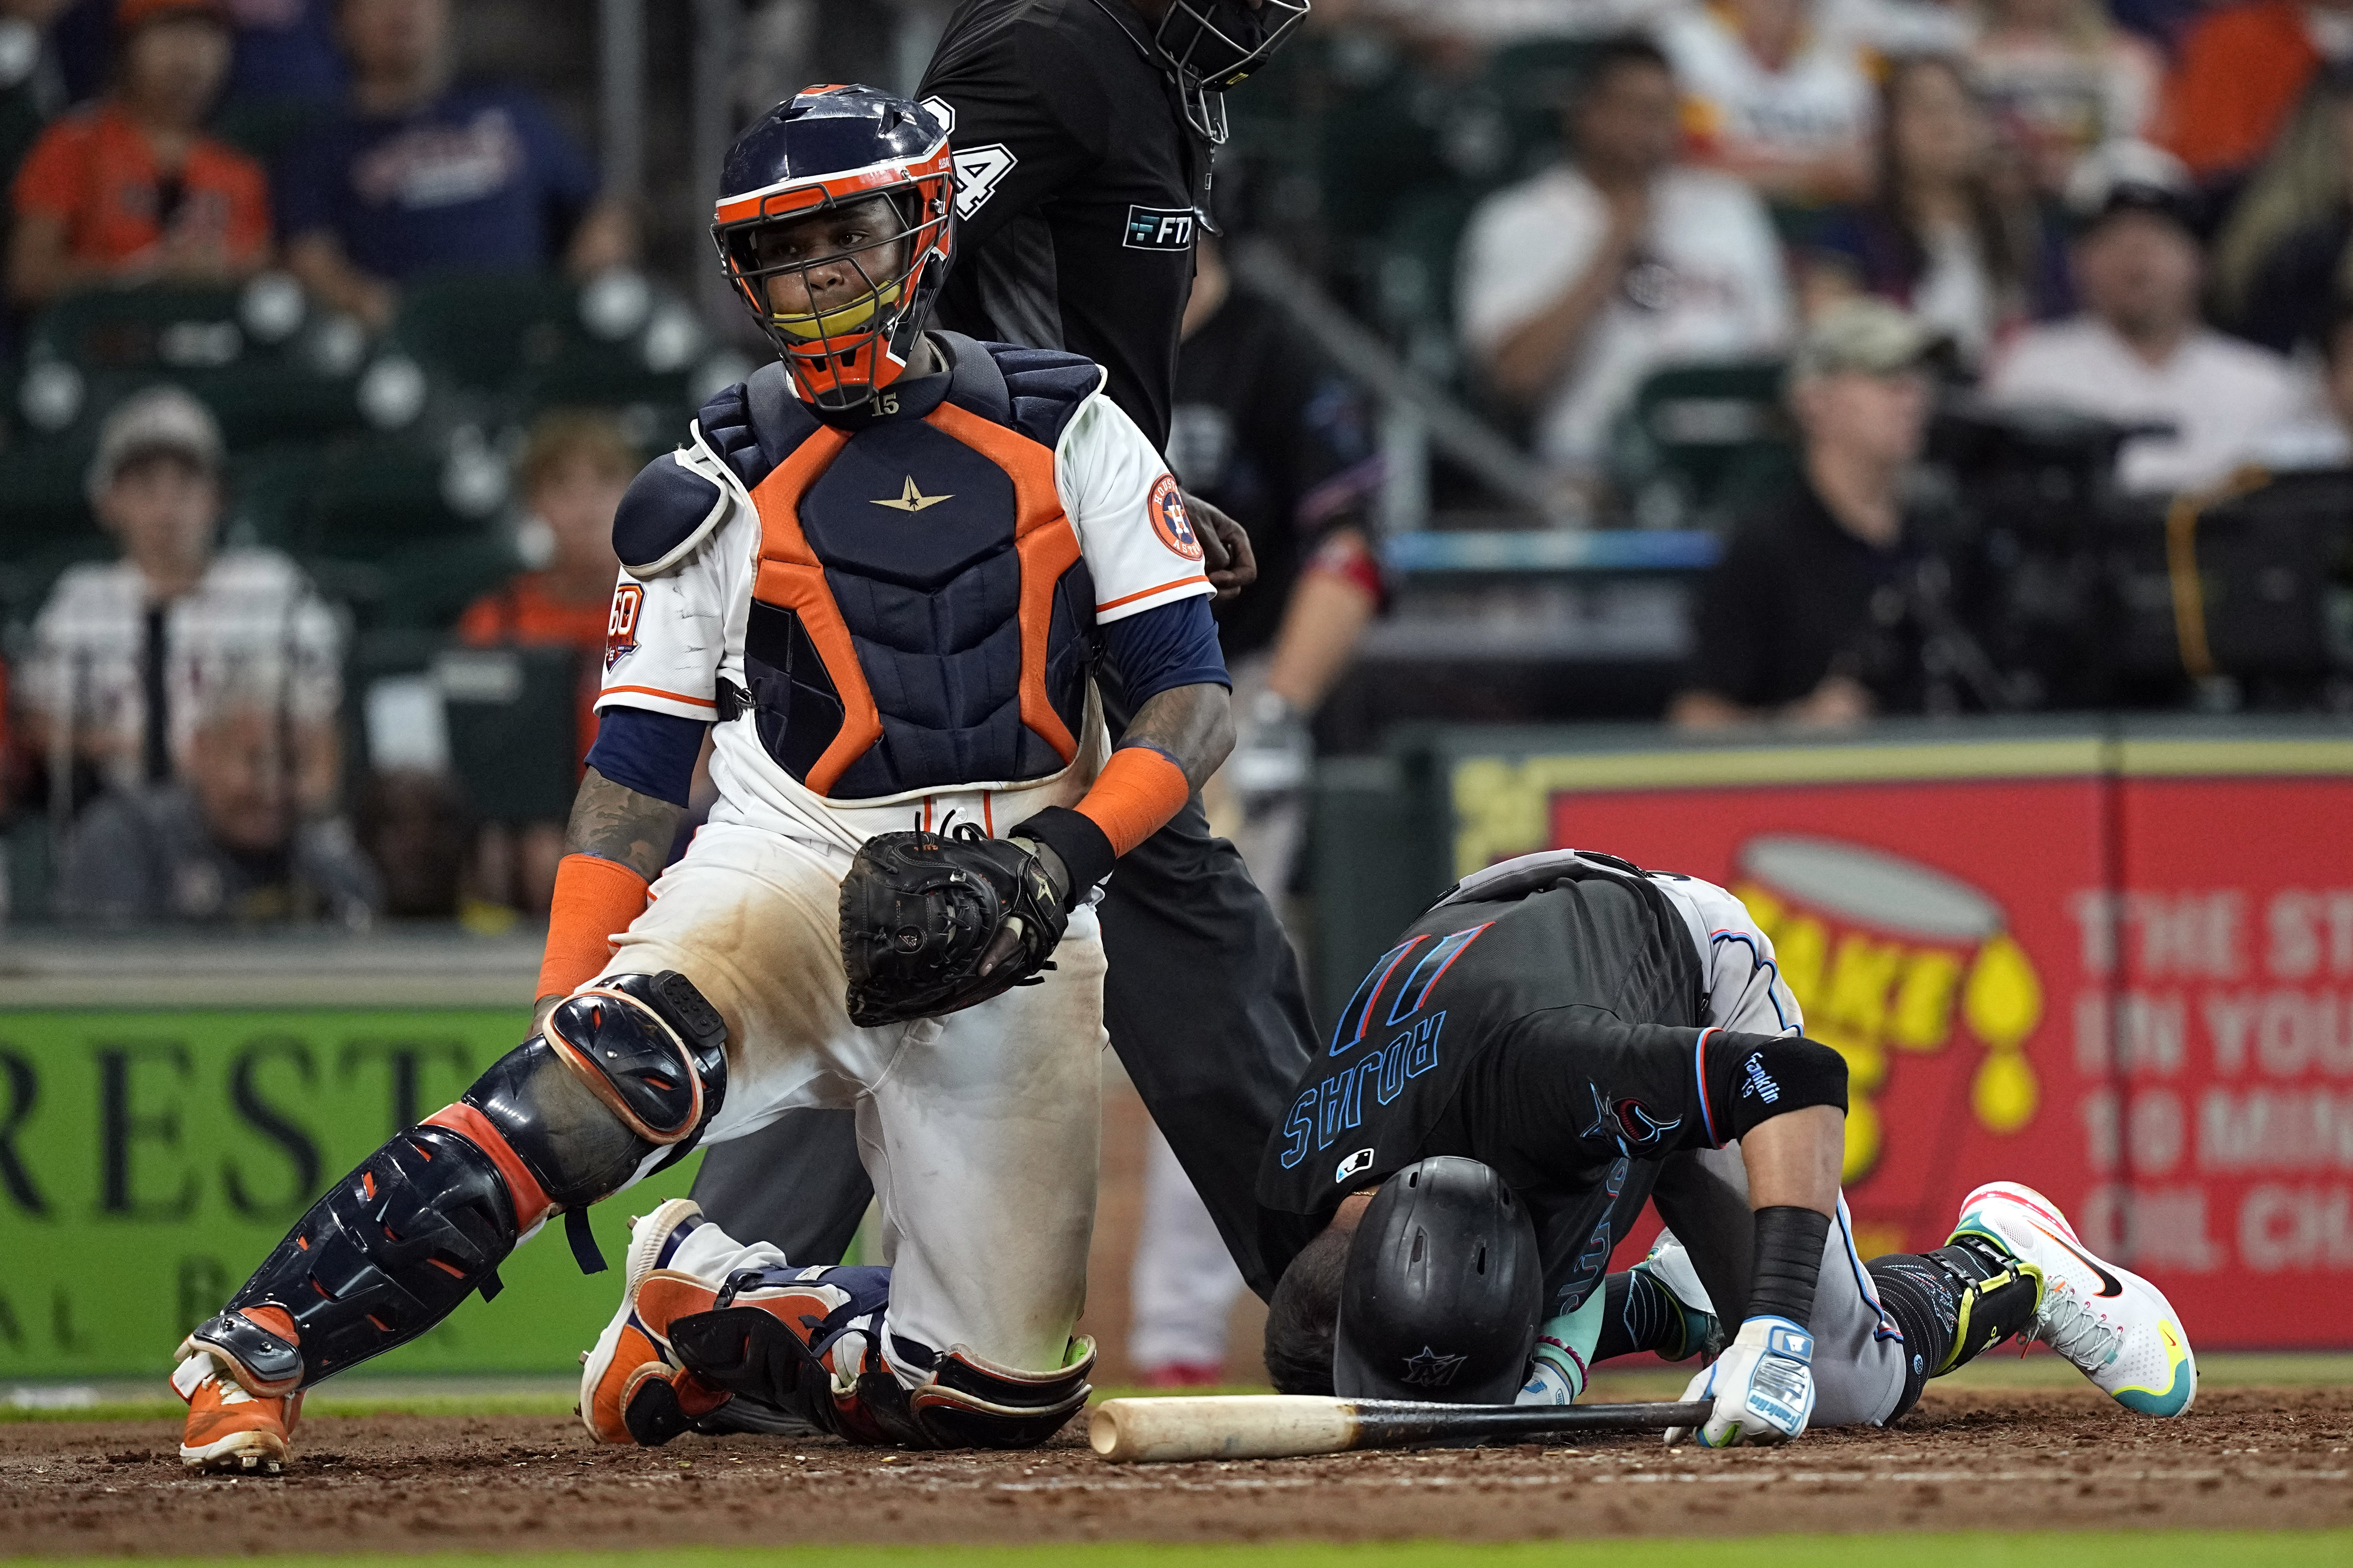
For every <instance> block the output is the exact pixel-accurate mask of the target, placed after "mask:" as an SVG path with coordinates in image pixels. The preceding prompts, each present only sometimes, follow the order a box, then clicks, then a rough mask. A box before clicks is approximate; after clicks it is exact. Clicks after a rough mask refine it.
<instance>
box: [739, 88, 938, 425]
mask: <svg viewBox="0 0 2353 1568" xmlns="http://www.w3.org/2000/svg"><path fill="white" fill-rule="evenodd" d="M875 196H884V197H888V198H889V199H890V202H891V205H892V207H893V208H894V209H896V211H897V214H898V223H899V228H898V232H897V233H896V234H886V235H882V236H880V237H877V238H875V239H872V240H870V241H868V242H867V243H866V244H865V245H864V246H863V247H860V249H857V250H853V251H849V252H845V253H838V254H834V255H828V256H816V257H806V258H796V259H788V260H782V261H776V262H772V263H765V264H764V263H763V262H762V260H761V259H760V248H759V244H758V241H759V237H760V235H761V234H762V233H763V231H767V230H774V229H779V228H782V227H784V226H786V225H789V224H792V223H796V222H799V221H801V220H803V219H806V218H809V217H811V216H816V215H818V214H819V213H822V212H825V211H827V210H828V209H839V208H842V207H849V206H854V205H858V204H860V203H861V202H864V201H867V200H869V199H870V198H871V197H875ZM711 237H712V241H713V242H714V243H715V244H717V246H718V247H719V260H720V265H721V267H722V268H724V269H725V271H726V273H727V279H728V281H729V282H730V283H732V284H733V285H734V287H735V291H736V292H737V293H738V294H740V295H742V296H743V299H744V303H745V304H746V305H748V306H750V307H751V310H752V314H753V316H754V318H755V319H756V320H757V321H759V323H760V327H761V330H762V331H765V332H766V333H767V334H768V336H769V338H770V339H771V340H773V341H774V342H775V343H776V347H777V348H778V350H780V351H781V352H782V353H783V354H784V357H785V364H786V368H787V369H788V370H790V371H791V373H792V376H793V384H794V387H795V389H796V390H797V392H798V393H799V394H800V396H801V398H802V400H803V401H804V402H807V403H812V404H815V405H817V406H818V407H820V408H825V409H832V410H846V409H852V408H856V407H859V406H860V405H863V404H865V403H867V402H869V401H870V400H871V399H872V397H873V396H874V395H875V393H876V392H877V391H878V390H880V389H881V388H882V387H885V386H888V385H890V384H892V382H894V381H896V380H898V379H899V377H900V375H901V374H902V372H904V371H905V369H906V368H907V356H908V355H909V354H910V353H913V349H914V346H915V342H916V339H917V336H918V335H919V334H920V333H921V332H922V331H923V323H924V322H925V321H928V320H929V319H930V317H931V313H932V307H933V306H934V304H936V303H937V302H938V300H939V296H940V289H941V287H942V286H943V285H944V283H945V282H946V281H947V275H948V264H949V261H950V258H952V257H953V255H954V254H955V164H954V163H953V162H952V161H951V160H950V157H949V154H948V132H947V127H946V126H945V125H944V124H943V123H941V121H939V120H938V118H937V117H935V116H934V114H933V112H932V111H931V110H928V109H925V108H924V107H923V105H922V104H920V103H916V102H914V101H913V100H909V99H904V98H900V97H897V96H895V95H893V94H891V93H887V92H882V91H879V90H877V89H874V88H871V87H812V88H807V89H803V90H802V91H800V92H798V93H796V94H794V95H793V96H792V97H791V98H790V99H787V100H786V101H784V102H782V103H779V104H777V105H776V107H775V108H774V109H771V110H768V112H767V113H765V114H764V115H762V116H761V117H760V118H759V120H758V121H756V122H755V123H754V125H753V127H752V128H751V129H750V130H749V131H746V132H744V134H743V135H742V136H741V137H739V138H737V140H736V142H735V145H734V146H733V147H731V148H729V149H728V152H727V162H726V163H725V164H724V166H723V168H722V169H721V171H720V178H719V201H718V205H717V207H716V209H715V211H714V213H713V215H712V224H711ZM894 243H895V244H898V245H900V246H902V247H903V254H902V257H901V258H900V259H899V261H898V264H897V265H896V266H895V267H894V268H890V269H889V270H888V271H887V272H886V274H885V275H883V276H877V275H876V271H875V258H878V257H880V256H881V255H882V254H883V253H884V251H885V250H887V248H888V247H891V246H892V244H894ZM844 265H847V266H849V267H851V268H855V269H856V271H857V273H858V276H859V277H860V279H861V280H862V281H863V283H864V285H865V287H864V289H863V290H862V291H861V292H860V294H859V295H858V296H857V297H856V298H855V299H851V300H829V301H828V302H827V303H826V305H825V308H824V309H822V310H811V311H810V312H809V313H807V314H801V315H794V314H789V313H786V312H785V311H781V310H776V308H775V307H774V306H773V305H772V304H771V303H770V300H769V296H768V283H769V280H770V279H775V278H777V277H780V276H782V275H784V274H786V273H800V274H802V275H803V276H804V277H806V276H807V274H808V273H810V272H811V271H812V270H815V269H818V268H838V267H840V266H844Z"/></svg>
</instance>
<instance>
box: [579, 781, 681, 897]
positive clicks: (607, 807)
mask: <svg viewBox="0 0 2353 1568" xmlns="http://www.w3.org/2000/svg"><path fill="white" fill-rule="evenodd" d="M685 817H686V808H685V807H684V806H682V805H671V804H670V802H668V801H666V800H656V799H655V798H654V797H653V796H651V795H639V794H638V792H637V791H636V790H633V789H630V788H629V787H628V786H627V785H626V784H615V783H614V782H613V781H612V780H610V779H608V778H607V777H606V776H605V775H604V774H602V773H598V772H597V771H596V769H595V768H590V769H589V770H588V771H587V773H586V775H585V776H583V777H582V779H581V780H580V793H579V794H578V795H575V796H573V797H572V825H571V826H570V827H568V828H566V829H565V835H564V847H565V852H566V853H567V854H574V855H594V856H596V857H597V858H599V859H603V860H617V861H619V862H620V863H621V864H622V865H624V866H627V867H628V868H629V869H630V870H632V871H635V872H636V873H637V874H638V876H640V877H643V878H644V879H646V880H647V881H649V882H650V881H652V880H653V879H655V878H656V877H659V876H660V875H661V868H662V864H663V862H665V861H667V860H668V859H669V858H670V841H671V840H672V839H674V838H676V837H678V825H679V824H680V823H681V821H683V820H685Z"/></svg>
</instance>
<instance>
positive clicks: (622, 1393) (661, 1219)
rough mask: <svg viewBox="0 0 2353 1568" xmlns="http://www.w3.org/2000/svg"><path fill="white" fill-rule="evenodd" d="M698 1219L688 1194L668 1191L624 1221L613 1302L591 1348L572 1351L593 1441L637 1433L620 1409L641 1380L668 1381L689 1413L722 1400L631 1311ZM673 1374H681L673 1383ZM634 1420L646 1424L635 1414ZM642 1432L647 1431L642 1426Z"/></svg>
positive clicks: (641, 1386)
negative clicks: (624, 1242) (623, 1252)
mask: <svg viewBox="0 0 2353 1568" xmlns="http://www.w3.org/2000/svg"><path fill="white" fill-rule="evenodd" d="M701 1223H702V1208H701V1206H700V1205H697V1204H696V1203H695V1202H694V1201H693V1200H692V1199H691V1198H672V1199H670V1201H669V1202H667V1203H665V1204H663V1205H661V1206H660V1207H659V1208H658V1209H656V1210H654V1212H653V1213H651V1214H649V1215H646V1216H645V1217H644V1218H642V1219H634V1220H631V1221H630V1222H629V1225H630V1230H629V1252H628V1258H627V1259H626V1260H625V1261H624V1262H623V1264H622V1266H621V1305H620V1308H619V1310H617V1311H616V1312H615V1313H614V1314H613V1321H611V1322H609V1323H607V1324H606V1325H605V1331H604V1332H603V1333H601V1334H599V1335H597V1336H596V1348H595V1349H593V1350H589V1351H584V1352H581V1356H580V1422H581V1425H582V1426H586V1427H587V1428H588V1433H589V1436H593V1437H595V1438H596V1440H597V1441H598V1442H600V1443H637V1442H641V1441H643V1440H644V1438H642V1437H640V1436H638V1432H636V1431H633V1430H632V1429H631V1427H630V1426H629V1420H628V1414H629V1405H630V1402H631V1401H632V1400H634V1399H636V1398H638V1396H639V1395H640V1394H648V1393H649V1389H648V1387H647V1385H648V1384H649V1383H661V1384H668V1385H670V1387H671V1389H672V1391H673V1392H674V1393H675V1394H678V1396H679V1397H678V1399H677V1400H676V1401H675V1403H676V1404H678V1405H681V1407H683V1408H684V1413H685V1414H687V1415H690V1416H699V1415H707V1414H709V1413H710V1412H711V1411H712V1410H715V1409H717V1408H718V1407H719V1406H720V1405H724V1404H725V1403H727V1395H726V1394H724V1393H723V1392H720V1391H717V1390H712V1389H708V1388H706V1387H703V1386H702V1385H700V1384H699V1383H698V1382H697V1381H696V1380H693V1379H692V1378H691V1374H689V1373H683V1372H681V1369H680V1368H679V1366H678V1365H677V1363H675V1362H673V1361H672V1360H671V1359H670V1352H669V1350H668V1348H667V1347H666V1346H665V1345H664V1344H663V1343H662V1342H661V1340H660V1339H659V1337H658V1336H657V1335H656V1334H655V1333H654V1332H653V1331H652V1330H650V1329H649V1328H648V1327H647V1325H646V1323H645V1321H643V1320H642V1319H640V1318H639V1317H638V1286H639V1285H641V1284H643V1283H644V1282H645V1279H646V1276H647V1275H648V1274H650V1273H652V1272H653V1271H654V1269H655V1268H659V1266H660V1265H662V1264H664V1263H667V1262H669V1261H670V1254H671V1253H673V1252H675V1251H676V1250H677V1249H678V1248H677V1244H678V1242H679V1241H680V1240H681V1239H682V1238H683V1237H685V1236H686V1234H687V1233H688V1232H689V1231H691V1230H692V1229H693V1228H694V1227H695V1226H697V1225H699V1224H701ZM681 1378H686V1379H687V1380H688V1381H687V1382H686V1383H685V1384H681V1383H680V1380H681ZM650 1392H654V1393H659V1391H650ZM654 1403H656V1404H659V1405H670V1403H672V1402H671V1401H669V1400H656V1401H654ZM638 1425H639V1426H640V1427H644V1426H646V1421H645V1418H644V1415H640V1418H639V1423H638ZM647 1436H652V1433H651V1431H650V1430H649V1431H648V1432H647ZM669 1436H675V1434H674V1433H665V1434H664V1435H663V1436H662V1437H661V1438H659V1439H658V1440H663V1441H666V1440H667V1438H668V1437H669Z"/></svg>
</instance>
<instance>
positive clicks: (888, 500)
mask: <svg viewBox="0 0 2353 1568" xmlns="http://www.w3.org/2000/svg"><path fill="white" fill-rule="evenodd" d="M944 500H955V497H954V496H927V495H925V494H924V493H923V491H921V490H919V489H916V488H915V476H914V475H913V474H909V475H908V476H907V488H906V489H902V490H901V491H900V492H899V493H898V495H897V496H895V497H885V498H884V499H883V500H878V501H876V502H874V503H873V504H874V505H876V506H887V507H889V508H890V509H891V510H893V511H921V510H923V509H924V508H925V507H927V506H937V505H939V504H940V502H942V501H944Z"/></svg>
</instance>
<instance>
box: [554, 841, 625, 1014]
mask: <svg viewBox="0 0 2353 1568" xmlns="http://www.w3.org/2000/svg"><path fill="white" fill-rule="evenodd" d="M646 891H647V884H646V879H644V878H643V877H640V876H638V874H637V873H636V872H635V871H632V870H630V869H629V868H628V867H627V866H624V865H622V864H621V863H620V862H619V861H618V860H607V859H604V858H601V857H598V856H595V855H566V856H565V858H563V859H562V860H560V861H558V862H556V867H555V898H554V902H553V903H552V904H551V905H550V906H549V909H548V911H547V956H546V957H545V958H543V959H542V960H541V961H540V965H539V991H538V993H537V994H539V995H542V996H569V995H570V994H572V993H573V992H575V991H576V990H578V989H579V988H580V986H581V985H582V984H585V983H586V982H587V981H590V980H594V979H595V978H596V972H597V971H598V970H600V969H602V968H604V967H605V961H606V960H607V959H608V958H610V957H612V956H613V943H612V936H613V933H614V932H616V931H627V930H628V929H629V922H630V921H634V920H636V919H637V918H638V916H639V915H641V914H643V913H645V912H646Z"/></svg>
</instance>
